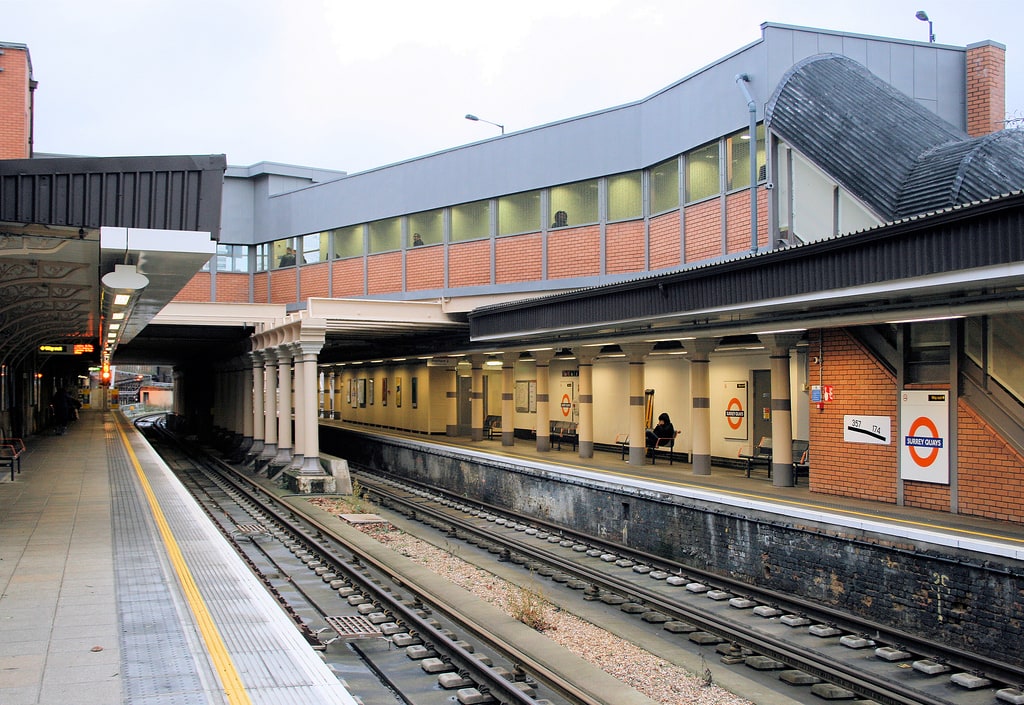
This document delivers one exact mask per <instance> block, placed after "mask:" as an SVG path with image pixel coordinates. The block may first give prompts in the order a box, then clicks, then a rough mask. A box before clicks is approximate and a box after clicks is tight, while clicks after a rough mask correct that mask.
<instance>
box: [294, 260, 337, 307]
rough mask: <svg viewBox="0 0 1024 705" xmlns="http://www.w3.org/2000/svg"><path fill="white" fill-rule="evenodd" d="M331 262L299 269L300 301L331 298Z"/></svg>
mask: <svg viewBox="0 0 1024 705" xmlns="http://www.w3.org/2000/svg"><path fill="white" fill-rule="evenodd" d="M330 266H331V263H330V262H319V263H317V264H311V265H309V266H307V267H299V299H300V300H302V301H305V300H306V299H309V298H312V297H326V296H330V281H329V274H330V269H329V268H330Z"/></svg>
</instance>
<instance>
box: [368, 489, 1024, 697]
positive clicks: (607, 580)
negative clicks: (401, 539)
mask: <svg viewBox="0 0 1024 705" xmlns="http://www.w3.org/2000/svg"><path fill="white" fill-rule="evenodd" d="M401 483H403V484H412V485H415V484H418V483H410V482H409V481H407V480H405V479H402V480H401ZM361 485H362V486H363V487H364V488H365V489H369V490H371V491H373V492H376V493H378V494H379V495H381V496H382V497H385V498H386V499H387V500H388V501H392V502H395V503H397V504H399V505H403V506H405V507H407V508H408V510H409V511H410V512H413V513H420V514H429V515H430V516H431V517H433V518H434V519H435V520H436V521H438V522H442V523H445V524H448V525H450V526H451V527H452V529H453V530H455V531H458V530H461V531H464V532H467V533H470V534H473V535H476V536H479V537H481V538H483V539H484V540H486V541H490V542H492V543H497V544H499V545H503V546H504V548H505V550H507V551H509V552H516V553H520V554H523V555H525V556H527V557H528V558H530V559H531V560H534V561H536V562H539V563H544V564H548V565H550V566H552V567H554V568H556V569H558V570H560V571H562V572H565V573H567V574H569V575H573V576H575V577H578V578H580V579H582V580H585V581H587V582H590V583H591V584H593V585H595V586H596V587H601V588H603V589H606V590H608V591H611V592H618V593H620V594H625V595H633V596H638V597H639V598H640V599H639V600H638V601H639V602H642V603H644V604H647V605H650V606H652V607H653V608H655V609H657V610H659V611H661V612H663V613H665V614H667V615H669V616H674V617H677V618H680V619H683V620H685V621H689V622H691V623H694V624H696V625H698V626H700V627H701V628H703V629H705V630H706V631H709V632H711V633H714V634H717V635H719V636H722V637H723V638H725V639H727V640H729V641H731V642H734V643H736V644H739V645H741V646H744V647H746V648H748V649H750V650H752V651H754V652H756V653H760V654H763V655H765V656H769V657H771V658H774V659H776V660H778V661H780V662H782V663H785V664H788V665H790V666H792V667H793V668H796V669H799V670H801V671H805V672H807V673H810V674H812V675H815V676H818V677H820V678H822V679H823V680H825V681H828V682H830V683H834V684H836V685H840V686H842V687H844V688H846V689H848V690H850V691H852V692H854V693H856V694H858V695H860V696H863V697H867V698H870V699H872V700H875V701H877V702H880V703H886V704H887V705H935V703H936V701H935V697H934V695H933V694H929V693H922V692H921V691H920V690H917V689H914V688H910V687H907V686H904V685H903V684H900V683H895V682H893V681H892V680H889V679H885V678H883V677H880V676H876V675H874V674H871V673H867V672H865V671H863V670H859V669H854V668H851V667H849V666H847V665H845V664H843V663H841V662H838V661H836V660H834V659H830V658H828V657H826V656H823V655H821V654H819V653H817V652H815V651H814V650H812V649H808V648H805V647H803V646H800V645H798V644H794V643H792V642H789V641H785V640H780V639H777V638H774V637H771V636H769V635H764V634H758V633H754V632H751V631H750V630H747V629H744V628H742V627H738V626H737V625H736V623H735V622H731V621H729V620H725V619H722V618H719V617H718V616H717V615H714V614H713V613H709V612H707V611H703V610H697V609H693V608H690V607H688V606H686V605H685V604H683V603H680V602H678V601H675V600H671V599H669V598H666V597H664V596H662V595H660V594H659V593H656V592H654V591H652V590H648V589H645V588H643V587H641V586H639V585H637V584H636V583H634V582H631V581H628V580H624V579H621V578H618V577H615V576H613V575H610V574H609V573H608V572H606V571H601V570H597V569H594V568H590V567H589V566H585V565H582V564H580V563H578V562H576V561H572V560H569V559H565V558H563V557H561V556H558V555H556V554H553V553H550V552H548V551H546V550H543V549H540V548H535V547H532V546H529V545H528V544H526V543H525V542H522V541H519V540H513V539H511V538H508V537H504V536H501V535H500V534H498V533H496V532H493V531H490V530H488V529H486V528H481V527H478V526H476V525H475V524H473V523H472V522H471V521H470V520H463V519H460V518H458V517H456V516H453V515H452V514H451V513H449V512H448V511H446V510H443V509H434V508H432V507H430V506H427V505H426V504H424V497H422V496H421V495H415V496H416V497H417V499H416V500H415V501H414V500H410V499H406V498H403V497H401V496H399V495H397V494H395V493H394V491H392V490H388V489H386V488H385V487H383V486H381V485H377V484H376V483H374V482H372V480H368V481H362V482H361ZM429 492H430V493H433V494H447V493H443V492H441V491H439V490H437V489H435V488H430V489H429ZM452 501H455V502H457V503H459V504H461V505H468V504H475V503H473V502H467V501H466V500H465V499H463V498H457V499H454V500H452ZM489 511H491V510H489ZM493 512H494V513H496V514H498V515H504V516H506V517H512V518H514V519H515V520H516V521H519V522H522V523H525V524H532V525H544V526H548V527H553V529H552V532H551V533H554V534H558V535H560V536H564V537H567V538H568V537H578V541H579V542H581V543H594V544H595V545H599V546H601V545H603V546H604V547H606V548H608V550H609V551H614V552H615V553H616V554H618V555H623V556H641V557H644V558H647V557H649V554H644V553H643V552H639V551H634V550H632V549H629V548H627V547H625V546H622V545H618V544H611V543H609V542H607V541H603V540H600V539H598V540H593V537H590V536H587V535H584V534H579V533H577V532H572V531H568V530H565V529H564V528H563V527H554V525H551V524H549V523H546V522H543V521H537V520H535V519H533V518H532V517H523V516H519V515H517V514H516V513H515V512H511V511H509V510H507V509H495V510H493ZM654 559H655V560H652V561H651V563H652V564H654V565H655V566H660V567H662V568H665V569H666V570H667V571H668V572H673V571H676V570H681V571H682V572H685V573H690V574H698V573H701V574H704V575H705V576H707V577H708V578H709V580H708V582H711V583H712V584H714V583H719V584H727V585H729V586H731V587H730V592H734V593H742V594H743V595H745V596H748V597H750V598H751V599H754V600H757V601H760V602H763V603H764V604H772V605H785V604H789V605H794V606H796V608H795V609H793V610H792V611H793V612H795V613H804V614H810V615H823V616H822V617H821V618H820V619H819V620H818V621H820V622H824V623H834V624H837V626H839V627H840V628H842V629H843V630H844V631H847V632H851V633H865V632H871V631H875V632H877V633H878V634H879V637H877V638H876V639H875V640H876V641H880V642H884V641H888V642H889V643H891V644H894V645H899V646H900V648H902V649H904V650H907V649H908V648H909V650H910V651H914V650H917V651H919V652H920V653H922V654H928V653H931V654H932V656H930V658H933V659H940V660H942V662H944V663H946V664H948V665H951V666H954V667H955V668H957V669H958V670H962V671H966V672H976V671H978V670H979V665H984V666H986V667H988V668H986V670H987V671H988V672H990V673H993V672H996V671H998V672H999V675H998V676H997V679H999V680H1002V681H1003V682H1005V683H1007V684H1012V683H1018V682H1024V671H1021V670H1020V669H1015V668H1014V667H1012V666H1010V665H1008V664H1002V663H999V662H994V661H991V660H989V659H984V658H982V657H976V660H975V661H973V662H967V661H964V660H963V659H962V658H961V655H960V653H959V652H956V651H953V650H952V649H950V648H948V647H945V646H943V645H941V644H936V643H935V642H932V641H930V640H926V639H921V638H918V637H914V636H913V635H910V634H906V633H903V632H898V631H896V630H892V629H889V628H887V627H885V626H884V625H881V624H878V623H874V622H869V621H866V620H860V619H858V618H856V617H851V616H849V615H846V614H842V613H839V612H838V611H836V610H833V609H830V608H823V607H821V606H819V605H815V604H812V603H809V602H806V601H803V600H795V599H793V598H790V597H788V596H780V595H778V594H777V593H774V592H771V591H762V590H760V589H758V588H757V587H755V586H752V585H749V584H747V583H741V582H739V581H733V580H729V579H727V578H722V576H719V575H716V574H712V573H708V572H706V571H700V570H694V569H692V568H689V567H687V566H682V565H680V564H674V563H672V562H670V561H666V560H665V559H663V558H657V557H654ZM758 594H760V595H761V596H762V597H759V596H758ZM882 635H885V637H883V636H882ZM911 645H913V646H911ZM947 702H949V703H951V704H952V703H955V702H956V701H955V700H950V701H947Z"/></svg>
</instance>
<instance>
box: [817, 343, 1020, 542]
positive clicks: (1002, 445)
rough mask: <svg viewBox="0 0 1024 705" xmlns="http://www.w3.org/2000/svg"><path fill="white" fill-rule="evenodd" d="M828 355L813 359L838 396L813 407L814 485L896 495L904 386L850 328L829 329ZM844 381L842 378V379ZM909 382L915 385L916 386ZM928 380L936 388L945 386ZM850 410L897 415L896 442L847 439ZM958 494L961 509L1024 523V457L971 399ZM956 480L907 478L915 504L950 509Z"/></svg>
mask: <svg viewBox="0 0 1024 705" xmlns="http://www.w3.org/2000/svg"><path fill="white" fill-rule="evenodd" d="M810 340H811V350H810V351H809V352H808V354H809V355H811V356H814V355H817V352H818V348H817V340H818V333H817V332H816V331H815V332H812V333H811V334H810ZM821 358H822V362H821V363H814V362H811V363H810V364H809V377H810V379H811V380H812V382H814V383H816V382H817V380H818V379H819V372H820V375H821V376H820V379H822V382H823V383H824V384H835V387H834V394H835V401H832V402H828V403H826V404H825V409H824V411H818V410H817V409H816V408H815V407H814V405H812V406H811V409H810V441H811V483H810V485H811V490H812V491H814V492H820V493H823V494H833V495H842V496H847V497H856V498H860V499H870V500H876V501H881V502H890V503H895V502H896V488H897V482H898V480H899V462H900V457H899V456H900V444H899V440H898V439H899V436H900V430H899V428H898V427H896V419H897V411H898V409H897V407H898V403H899V390H898V389H897V388H896V379H895V377H893V375H891V374H890V373H889V372H888V370H886V369H885V368H884V367H882V366H881V365H880V364H879V363H878V362H877V361H876V360H875V358H874V356H873V355H871V353H870V352H868V351H867V350H866V349H864V348H863V347H862V346H861V345H860V344H859V343H858V342H857V341H855V340H854V339H853V338H852V337H851V336H850V335H849V334H847V333H846V331H844V330H829V331H824V344H823V351H822V355H821ZM839 380H842V382H841V383H839ZM908 388H912V387H911V386H910V385H908ZM942 388H943V387H942V385H928V389H942ZM846 414H859V415H865V416H887V417H889V418H890V419H892V427H891V429H890V430H891V436H892V438H893V442H892V444H890V445H887V446H885V445H870V444H856V447H855V448H854V444H850V443H845V442H844V441H843V417H844V415H846ZM957 419H958V425H959V429H958V433H957V442H958V446H959V447H958V454H957V458H956V463H957V474H958V481H957V495H958V502H959V506H958V507H957V511H958V512H960V513H961V514H970V515H973V516H982V517H989V518H992V519H998V520H1001V521H1015V522H1024V512H1022V510H1021V507H1024V484H1022V483H1021V482H1020V478H1021V476H1022V475H1024V457H1021V455H1020V454H1018V453H1017V452H1015V451H1014V450H1013V449H1012V448H1011V447H1010V446H1009V445H1008V444H1007V443H1006V442H1005V441H1004V440H1002V438H1001V437H1000V435H999V433H998V432H997V431H996V430H995V429H993V428H992V427H991V426H989V425H988V424H986V423H985V422H984V421H983V420H982V419H981V418H980V417H979V416H978V415H977V413H976V412H975V411H974V410H973V409H972V408H970V407H969V406H968V405H967V403H966V402H964V401H963V400H961V401H959V403H958V407H957ZM950 500H951V492H950V486H949V485H944V484H937V483H931V482H914V481H906V482H904V483H903V502H904V504H905V505H907V506H909V507H920V508H922V509H933V510H936V511H940V512H948V511H949V510H950Z"/></svg>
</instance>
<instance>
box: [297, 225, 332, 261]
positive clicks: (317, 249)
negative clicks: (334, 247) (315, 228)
mask: <svg viewBox="0 0 1024 705" xmlns="http://www.w3.org/2000/svg"><path fill="white" fill-rule="evenodd" d="M302 258H303V260H304V262H303V264H313V263H314V262H324V261H326V260H327V235H326V233H313V234H311V235H303V236H302Z"/></svg>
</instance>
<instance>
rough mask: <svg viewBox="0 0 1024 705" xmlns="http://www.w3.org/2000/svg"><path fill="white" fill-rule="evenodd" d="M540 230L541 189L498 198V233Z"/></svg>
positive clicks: (508, 233)
mask: <svg viewBox="0 0 1024 705" xmlns="http://www.w3.org/2000/svg"><path fill="white" fill-rule="evenodd" d="M538 230H540V191H529V192H527V193H517V194H513V195H511V196H505V197H503V198H499V199H498V234H499V235H511V234H512V233H532V232H536V231H538Z"/></svg>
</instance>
